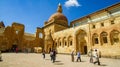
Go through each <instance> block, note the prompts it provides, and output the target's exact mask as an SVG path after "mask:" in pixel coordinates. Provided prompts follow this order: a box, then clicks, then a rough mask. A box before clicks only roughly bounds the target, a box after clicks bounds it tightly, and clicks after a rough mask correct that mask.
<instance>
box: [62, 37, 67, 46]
mask: <svg viewBox="0 0 120 67" xmlns="http://www.w3.org/2000/svg"><path fill="white" fill-rule="evenodd" d="M64 46H67V40H66V37H63V44H62V47H64Z"/></svg>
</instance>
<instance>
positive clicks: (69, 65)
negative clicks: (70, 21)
mask: <svg viewBox="0 0 120 67" xmlns="http://www.w3.org/2000/svg"><path fill="white" fill-rule="evenodd" d="M2 59H3V61H1V62H0V67H120V59H110V58H100V62H101V65H100V66H98V65H97V64H95V65H94V64H92V63H89V57H88V56H86V55H82V56H81V59H82V62H71V56H70V55H61V54H57V58H56V62H55V63H52V62H51V60H50V56H49V54H46V58H45V59H43V58H42V54H36V53H17V54H16V53H3V54H2ZM75 59H76V56H75Z"/></svg>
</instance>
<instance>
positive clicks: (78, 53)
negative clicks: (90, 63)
mask: <svg viewBox="0 0 120 67" xmlns="http://www.w3.org/2000/svg"><path fill="white" fill-rule="evenodd" d="M78 60H80V62H81V57H80V52H79V51H78V52H77V60H76V61H77V62H78Z"/></svg>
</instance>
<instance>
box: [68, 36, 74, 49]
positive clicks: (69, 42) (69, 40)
mask: <svg viewBox="0 0 120 67" xmlns="http://www.w3.org/2000/svg"><path fill="white" fill-rule="evenodd" d="M72 44H73V37H72V36H69V37H68V45H67V46H68V47H69V46H72Z"/></svg>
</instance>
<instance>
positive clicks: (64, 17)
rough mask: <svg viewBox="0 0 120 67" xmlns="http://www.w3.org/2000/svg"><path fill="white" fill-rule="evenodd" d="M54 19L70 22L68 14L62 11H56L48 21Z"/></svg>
mask: <svg viewBox="0 0 120 67" xmlns="http://www.w3.org/2000/svg"><path fill="white" fill-rule="evenodd" d="M54 20H58V21H59V20H62V21H65V22H68V20H67V18H66V16H64V15H63V14H62V13H60V12H56V13H54V14H53V15H52V16H51V17H50V18H49V20H48V22H52V21H54Z"/></svg>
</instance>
